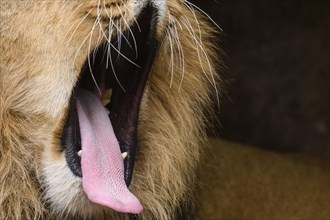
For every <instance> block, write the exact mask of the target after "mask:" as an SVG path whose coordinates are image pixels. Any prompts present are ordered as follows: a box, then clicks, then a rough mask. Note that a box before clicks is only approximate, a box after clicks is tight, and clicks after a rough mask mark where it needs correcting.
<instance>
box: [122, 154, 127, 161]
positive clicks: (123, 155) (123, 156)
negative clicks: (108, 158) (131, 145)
mask: <svg viewBox="0 0 330 220" xmlns="http://www.w3.org/2000/svg"><path fill="white" fill-rule="evenodd" d="M121 156H122V158H123V160H125V159H126V157H127V152H124V153H122V154H121Z"/></svg>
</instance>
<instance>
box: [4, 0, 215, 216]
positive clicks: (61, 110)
mask: <svg viewBox="0 0 330 220" xmlns="http://www.w3.org/2000/svg"><path fill="white" fill-rule="evenodd" d="M98 2H99V1H82V0H80V1H78V0H77V1H73V0H70V1H1V3H0V22H1V23H0V28H1V29H0V35H1V38H0V54H1V55H0V58H1V59H0V77H1V78H0V129H1V130H0V219H38V218H42V217H43V218H50V217H51V216H52V217H54V218H61V219H63V218H68V219H70V218H73V216H75V217H82V218H85V219H89V218H90V219H102V218H108V217H110V216H113V213H112V212H111V211H109V209H105V208H102V207H100V206H97V205H94V204H91V202H89V201H88V200H87V198H86V196H85V195H84V193H82V190H81V185H80V182H79V180H78V179H77V178H75V177H74V176H72V174H70V173H67V170H68V168H66V167H65V159H64V157H63V153H62V154H61V153H60V152H59V151H58V149H59V143H60V142H59V139H58V138H59V134H60V133H61V132H60V131H61V129H62V127H63V122H64V118H65V116H66V111H67V107H68V102H69V98H70V95H71V90H72V88H73V86H74V85H75V83H76V81H77V78H78V74H79V72H80V69H81V67H82V65H83V63H84V61H85V60H86V58H87V56H88V54H89V53H90V52H91V51H92V50H93V49H94V48H95V47H96V46H97V45H99V44H100V43H102V42H103V41H104V38H103V35H102V34H100V33H102V31H106V29H104V28H105V26H106V25H105V24H104V23H101V24H97V25H96V26H94V27H93V25H94V24H95V21H96V18H97V17H98V14H97V13H98V12H97V10H96V9H95V8H96V7H97V6H98ZM125 2H126V5H125V7H124V6H123V5H120V4H119V3H120V1H114V0H112V1H110V0H108V1H106V3H107V4H106V5H104V9H102V10H101V12H100V15H101V17H102V19H104V17H105V16H108V15H109V13H107V12H109V11H111V12H112V16H114V17H115V16H116V17H118V16H121V13H120V12H121V11H122V10H123V11H124V10H127V8H131V7H133V4H132V2H133V1H125ZM138 2H141V1H138ZM142 2H144V1H142ZM155 2H158V3H160V4H163V5H162V6H165V7H164V8H163V9H165V10H164V11H163V15H162V17H161V19H160V21H159V24H158V26H157V38H158V40H159V41H160V42H161V44H160V48H159V51H158V54H157V57H156V60H155V62H154V66H153V67H152V72H151V74H150V78H149V80H148V83H147V87H146V89H145V94H144V97H143V100H142V104H141V111H140V118H139V125H138V126H139V134H138V138H139V152H138V155H137V161H136V166H135V171H134V176H133V180H132V184H131V187H130V188H131V190H132V191H133V193H134V194H135V195H136V196H137V197H138V198H139V199H140V201H141V202H142V205H143V207H144V211H143V212H142V213H141V214H140V217H141V218H143V219H152V218H154V219H172V218H173V217H174V213H175V211H176V209H177V208H178V206H179V204H181V203H185V202H186V201H187V200H190V199H191V197H192V195H193V193H192V191H193V190H194V188H195V187H194V186H195V181H196V175H195V170H196V168H197V165H198V162H199V161H200V154H201V152H202V149H201V146H202V145H201V142H202V141H203V140H204V138H205V132H204V125H205V123H206V120H205V116H204V115H205V112H206V111H207V110H208V109H209V108H210V105H211V96H214V95H215V94H217V88H216V84H217V83H216V81H218V79H216V76H215V71H214V68H215V67H214V61H215V53H214V48H213V47H214V45H213V43H211V37H212V35H213V34H214V31H213V29H212V28H210V27H209V26H208V24H207V23H206V22H205V21H204V19H203V18H202V17H201V16H200V14H199V13H197V12H196V11H195V10H193V9H192V8H189V7H187V6H186V5H184V4H183V3H181V2H180V1H155ZM116 4H119V6H118V7H119V8H121V9H118V7H115V6H114V5H116ZM111 7H112V8H111ZM118 12H119V13H118ZM133 12H134V11H131V12H128V13H126V14H125V19H126V20H127V23H128V24H129V25H131V24H133V23H134V19H133V16H134V13H133ZM84 18H85V19H84ZM169 23H172V24H173V26H172V28H169ZM117 25H119V24H117ZM100 35H102V36H100ZM86 39H87V40H86ZM57 172H58V174H57ZM61 179H63V180H65V181H68V184H69V185H68V186H69V187H68V188H65V187H66V185H65V184H64V185H63V187H62V185H61V183H62V182H59V183H56V181H61ZM54 184H55V186H54ZM66 189H67V191H66ZM59 190H60V191H59ZM62 195H63V196H68V198H69V199H70V201H66V202H68V204H64V203H62V202H59V203H56V201H59V199H61V198H60V197H62V198H63V196H62ZM65 200H66V199H65ZM120 216H121V217H122V218H126V217H128V216H127V215H124V214H121V215H120ZM118 217H119V216H118Z"/></svg>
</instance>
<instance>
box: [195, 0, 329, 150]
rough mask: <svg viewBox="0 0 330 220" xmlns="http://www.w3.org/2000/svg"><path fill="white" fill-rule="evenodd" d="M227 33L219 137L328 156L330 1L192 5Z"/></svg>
mask: <svg viewBox="0 0 330 220" xmlns="http://www.w3.org/2000/svg"><path fill="white" fill-rule="evenodd" d="M191 2H193V3H194V4H196V5H197V6H198V7H200V8H201V9H203V10H204V11H205V12H207V13H208V14H209V15H210V16H211V17H212V18H213V19H214V20H215V21H216V22H217V23H218V24H219V26H221V28H222V29H223V32H222V37H221V43H220V45H221V47H222V49H223V50H224V51H225V53H226V55H227V58H225V62H226V65H227V67H228V68H227V70H225V71H224V79H225V81H226V86H227V88H226V90H227V93H228V96H225V97H224V98H223V100H222V105H221V112H220V121H221V126H219V128H218V129H217V133H218V135H219V136H220V137H222V138H225V139H229V140H234V141H238V142H241V143H247V144H253V145H258V146H260V147H267V148H271V149H276V150H282V151H299V152H305V153H310V154H318V155H326V156H330V137H329V135H330V126H329V124H330V68H329V67H330V64H329V62H330V44H329V40H330V33H329V32H330V1H328V0H314V1H313V0H217V1H215V0H191Z"/></svg>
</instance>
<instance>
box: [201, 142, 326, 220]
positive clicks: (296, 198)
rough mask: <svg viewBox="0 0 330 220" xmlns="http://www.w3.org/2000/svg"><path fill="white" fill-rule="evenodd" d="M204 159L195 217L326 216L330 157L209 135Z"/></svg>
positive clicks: (270, 219) (304, 219)
mask: <svg viewBox="0 0 330 220" xmlns="http://www.w3.org/2000/svg"><path fill="white" fill-rule="evenodd" d="M210 146H211V149H212V153H210V155H209V157H208V159H207V160H206V161H205V162H204V163H203V164H204V165H203V169H202V172H201V174H202V175H201V190H200V192H199V201H200V202H199V215H200V219H210V220H211V219H212V220H213V219H214V220H257V219H262V220H263V219H267V220H284V219H285V220H286V219H288V220H309V219H313V220H328V219H330V162H329V160H327V159H328V158H317V157H311V156H307V155H299V154H292V153H278V152H272V151H266V150H261V149H258V148H255V147H252V146H246V145H245V146H244V145H240V144H237V143H232V142H228V141H219V140H211V141H210Z"/></svg>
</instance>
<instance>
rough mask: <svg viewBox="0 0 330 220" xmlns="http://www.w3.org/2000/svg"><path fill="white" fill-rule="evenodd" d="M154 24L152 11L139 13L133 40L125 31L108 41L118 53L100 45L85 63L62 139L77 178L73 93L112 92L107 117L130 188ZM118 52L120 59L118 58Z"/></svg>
mask: <svg viewBox="0 0 330 220" xmlns="http://www.w3.org/2000/svg"><path fill="white" fill-rule="evenodd" d="M155 23H156V14H155V9H154V8H153V7H151V6H148V7H146V9H144V11H143V12H142V13H141V15H140V18H139V19H138V25H137V24H135V25H134V26H132V27H131V31H132V33H133V34H134V39H135V40H133V37H132V33H131V32H130V31H128V30H127V31H125V32H124V33H123V35H124V36H125V37H122V38H121V39H120V40H119V38H118V37H116V39H115V37H114V39H113V40H112V41H111V44H112V45H113V47H115V48H117V50H116V49H113V47H111V49H110V53H109V52H108V46H107V45H101V46H99V47H98V48H96V49H95V51H93V52H92V53H91V54H90V56H89V59H86V63H85V65H84V67H83V68H82V71H81V73H80V80H79V82H78V83H77V85H76V86H75V88H74V90H73V93H72V96H71V100H70V108H69V111H68V115H67V120H66V123H65V126H64V130H63V135H62V146H63V150H64V151H65V154H66V160H67V163H68V166H69V167H70V169H71V170H72V172H73V173H74V174H75V175H76V176H79V177H82V175H83V174H82V171H81V161H80V157H79V156H78V154H77V152H78V151H79V150H81V136H80V129H79V120H78V114H77V110H76V92H77V90H78V89H80V88H83V89H87V90H89V91H91V92H93V93H99V89H100V90H101V93H102V91H106V90H108V89H111V90H112V96H111V100H110V103H109V104H107V105H106V106H105V107H106V108H107V110H108V111H109V112H110V113H109V117H110V120H111V124H112V126H113V129H114V132H115V135H116V137H117V139H118V142H119V145H120V149H121V152H127V153H128V155H127V158H126V159H125V160H124V178H125V182H126V184H127V185H129V184H130V181H131V178H132V173H133V168H134V162H135V155H136V149H137V123H138V115H139V109H140V102H141V98H142V94H143V91H144V87H145V84H146V81H147V78H148V75H149V72H150V69H151V66H152V63H153V59H154V57H155V53H156V49H157V42H156V40H155V38H154V35H155ZM135 43H136V45H137V47H136V48H137V50H136V48H135ZM119 51H120V53H122V54H123V55H121V54H119V53H118V52H119ZM111 63H112V64H111ZM90 69H91V70H92V71H90ZM92 75H93V77H94V79H95V80H94V79H93V78H92ZM96 84H97V85H98V87H99V88H97V86H96Z"/></svg>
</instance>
